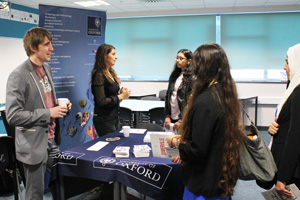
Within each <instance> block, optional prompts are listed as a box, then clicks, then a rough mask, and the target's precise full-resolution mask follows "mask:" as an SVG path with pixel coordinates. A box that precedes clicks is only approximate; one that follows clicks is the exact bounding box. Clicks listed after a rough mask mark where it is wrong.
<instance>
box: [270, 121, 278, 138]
mask: <svg viewBox="0 0 300 200" xmlns="http://www.w3.org/2000/svg"><path fill="white" fill-rule="evenodd" d="M277 119H278V118H277V117H275V120H274V121H273V122H271V124H270V126H269V129H268V132H269V133H270V134H271V135H275V134H276V133H277V131H278V129H279V124H277Z"/></svg>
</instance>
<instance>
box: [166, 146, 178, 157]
mask: <svg viewBox="0 0 300 200" xmlns="http://www.w3.org/2000/svg"><path fill="white" fill-rule="evenodd" d="M165 149H166V153H167V157H168V158H170V159H171V158H174V157H178V156H179V150H178V149H176V148H171V147H165Z"/></svg>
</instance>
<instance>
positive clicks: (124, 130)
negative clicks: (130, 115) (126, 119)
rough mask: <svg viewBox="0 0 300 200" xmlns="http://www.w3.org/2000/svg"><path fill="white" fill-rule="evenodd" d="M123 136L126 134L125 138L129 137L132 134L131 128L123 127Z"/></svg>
mask: <svg viewBox="0 0 300 200" xmlns="http://www.w3.org/2000/svg"><path fill="white" fill-rule="evenodd" d="M122 128H123V134H124V137H129V134H130V126H123V127H122Z"/></svg>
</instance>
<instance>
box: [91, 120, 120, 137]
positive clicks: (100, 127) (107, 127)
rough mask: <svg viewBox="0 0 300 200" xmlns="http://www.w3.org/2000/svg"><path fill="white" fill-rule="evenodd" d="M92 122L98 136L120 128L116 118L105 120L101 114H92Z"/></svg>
mask: <svg viewBox="0 0 300 200" xmlns="http://www.w3.org/2000/svg"><path fill="white" fill-rule="evenodd" d="M93 123H94V127H95V128H96V131H97V134H98V136H99V137H101V136H103V135H106V134H108V133H112V132H115V131H116V130H119V129H120V122H119V120H118V119H117V120H115V121H106V119H104V118H103V117H101V116H94V117H93Z"/></svg>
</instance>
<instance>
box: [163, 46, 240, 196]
mask: <svg viewBox="0 0 300 200" xmlns="http://www.w3.org/2000/svg"><path fill="white" fill-rule="evenodd" d="M192 67H193V70H194V72H195V76H196V80H195V83H194V86H193V90H192V94H191V96H190V98H189V101H188V104H187V108H186V111H185V114H184V117H183V121H182V124H181V127H180V129H179V136H175V135H174V136H170V137H169V138H167V142H168V144H169V146H171V147H177V148H178V149H179V153H180V157H177V158H173V161H174V162H178V163H182V180H183V183H184V185H185V186H186V187H185V190H184V197H183V199H197V200H204V199H209V200H211V199H214V200H221V199H222V200H223V199H224V200H225V199H226V200H229V199H231V195H232V194H233V189H234V186H235V184H236V182H237V179H238V158H239V146H240V143H241V141H242V140H241V129H240V127H241V124H240V123H241V111H240V109H241V108H240V103H239V100H238V95H237V90H236V86H235V82H234V81H233V79H232V77H231V74H230V68H229V63H228V59H227V56H226V54H225V51H224V50H223V48H222V47H221V46H219V45H218V44H204V45H201V46H200V47H198V48H197V49H196V51H195V52H194V55H193V61H192Z"/></svg>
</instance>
